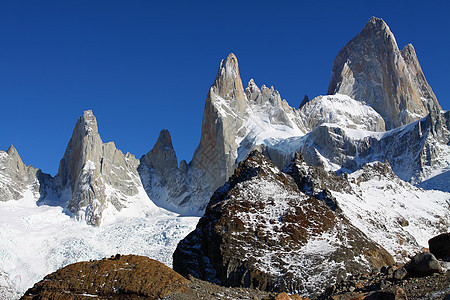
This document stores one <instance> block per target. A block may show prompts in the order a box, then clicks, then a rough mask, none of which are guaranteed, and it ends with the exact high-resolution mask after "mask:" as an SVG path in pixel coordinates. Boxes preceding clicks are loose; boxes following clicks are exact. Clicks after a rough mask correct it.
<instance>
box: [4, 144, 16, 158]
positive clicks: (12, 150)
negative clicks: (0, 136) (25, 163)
mask: <svg viewBox="0 0 450 300" xmlns="http://www.w3.org/2000/svg"><path fill="white" fill-rule="evenodd" d="M6 153H8V155H10V156H15V155H17V156H18V155H19V153H18V152H17V149H16V148H15V147H14V145H11V146H9V148H8V150H6Z"/></svg>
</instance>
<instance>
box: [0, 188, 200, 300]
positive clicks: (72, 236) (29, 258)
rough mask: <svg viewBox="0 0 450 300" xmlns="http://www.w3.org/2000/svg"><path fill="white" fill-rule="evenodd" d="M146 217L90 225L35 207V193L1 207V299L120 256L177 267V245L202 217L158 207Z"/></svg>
mask: <svg viewBox="0 0 450 300" xmlns="http://www.w3.org/2000/svg"><path fill="white" fill-rule="evenodd" d="M141 215H142V216H141V217H129V216H128V217H126V216H121V215H117V216H116V217H115V222H108V223H107V224H104V225H102V226H100V227H94V226H90V225H86V223H85V222H80V221H77V220H76V219H75V218H71V217H70V216H68V215H66V214H65V213H64V212H63V208H62V207H61V206H48V205H42V206H38V205H36V200H35V198H34V197H33V196H32V194H31V192H27V193H26V195H25V197H24V198H23V199H21V200H19V201H8V202H0V261H1V262H2V265H1V266H0V286H1V288H0V299H16V298H19V297H20V296H21V295H22V294H23V293H24V292H25V291H26V290H27V289H28V288H30V287H32V286H33V284H34V283H36V282H38V281H40V280H41V279H43V277H44V276H45V275H47V274H49V273H52V272H54V271H56V270H57V269H59V268H61V267H64V266H66V265H69V264H72V263H75V262H79V261H87V260H90V259H101V258H103V257H110V256H111V255H115V254H116V253H120V254H137V255H145V256H148V257H150V258H153V259H156V260H158V261H160V262H163V263H164V264H166V265H168V266H170V267H171V266H172V253H173V251H174V250H175V248H176V246H177V244H178V242H179V241H180V240H181V239H182V238H184V237H185V236H186V235H187V234H188V233H189V232H191V231H192V230H193V229H194V228H195V226H196V224H197V222H198V219H199V218H197V217H182V216H179V215H176V214H173V213H170V212H168V211H166V210H163V209H160V208H156V209H152V210H148V211H147V212H142V214H141Z"/></svg>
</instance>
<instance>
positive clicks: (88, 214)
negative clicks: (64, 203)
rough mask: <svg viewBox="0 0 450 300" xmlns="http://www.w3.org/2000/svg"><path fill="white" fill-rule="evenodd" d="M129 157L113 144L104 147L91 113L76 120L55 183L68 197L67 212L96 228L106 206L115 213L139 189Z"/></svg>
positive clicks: (136, 162) (133, 166)
mask: <svg viewBox="0 0 450 300" xmlns="http://www.w3.org/2000/svg"><path fill="white" fill-rule="evenodd" d="M138 165H139V161H138V160H137V159H135V158H134V156H132V155H131V154H128V153H127V155H123V153H122V152H121V151H120V150H118V149H117V148H116V146H115V145H114V143H113V142H109V143H103V141H102V139H101V138H100V135H99V133H98V127H97V120H96V118H95V116H94V114H93V113H92V111H91V110H88V111H85V112H84V113H83V116H81V117H80V118H79V119H78V122H77V124H76V125H75V128H74V130H73V134H72V138H71V139H70V141H69V144H68V145H67V148H66V152H65V153H64V156H63V158H62V159H61V162H60V164H59V170H58V174H57V176H56V180H57V182H58V183H59V189H60V190H61V192H62V194H65V193H68V194H69V195H70V198H69V199H67V200H68V209H69V210H70V211H71V212H72V213H73V214H74V215H75V216H76V217H77V218H79V219H84V220H86V223H88V224H91V225H96V226H99V225H100V224H101V221H102V214H103V211H104V210H105V209H106V207H107V206H108V204H111V205H112V206H113V207H115V208H116V210H121V209H122V208H124V207H125V204H124V202H123V201H122V200H124V199H126V197H127V196H134V195H136V194H137V193H138V188H139V186H141V182H140V179H139V175H138V173H137V167H138Z"/></svg>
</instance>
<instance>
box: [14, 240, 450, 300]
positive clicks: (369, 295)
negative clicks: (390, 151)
mask: <svg viewBox="0 0 450 300" xmlns="http://www.w3.org/2000/svg"><path fill="white" fill-rule="evenodd" d="M430 249H431V250H432V252H433V253H434V254H436V256H435V255H434V254H433V253H429V252H421V253H418V254H417V255H415V256H414V257H413V258H412V259H411V260H410V261H409V262H408V263H406V264H405V265H404V266H385V267H383V268H381V270H380V271H379V272H378V271H377V272H374V273H370V274H368V273H360V274H357V275H351V276H350V277H348V278H347V279H345V280H342V281H341V282H339V283H337V284H334V285H331V286H330V287H328V288H327V290H326V291H325V292H324V293H322V294H321V295H319V296H317V297H315V298H316V299H333V300H344V299H367V300H370V299H398V300H400V299H442V300H448V299H450V233H446V234H441V235H439V236H437V237H435V238H433V239H431V240H430ZM436 257H438V258H436ZM92 298H99V299H167V300H191V299H261V300H262V299H264V300H270V299H274V300H289V299H294V300H301V299H308V298H303V297H301V296H299V295H295V294H292V295H288V294H287V293H284V292H282V293H273V292H265V291H260V290H257V289H250V288H239V287H235V288H230V287H223V286H219V285H216V284H213V283H210V282H206V281H202V280H199V279H196V278H194V277H192V276H190V275H189V276H187V278H184V277H183V276H181V275H180V274H178V273H177V272H175V271H173V270H172V269H170V268H169V267H167V266H165V265H164V264H162V263H160V262H158V261H155V260H152V259H149V258H147V257H144V256H137V255H120V254H117V255H115V256H112V257H111V258H104V259H102V260H98V261H89V262H80V263H75V264H72V265H69V266H67V267H65V268H62V269H60V270H58V271H56V272H54V273H52V274H50V275H47V276H46V277H45V278H44V279H43V280H42V281H40V282H38V283H36V284H35V285H34V287H33V288H31V289H29V290H28V291H27V292H26V293H25V295H24V296H23V297H22V299H92Z"/></svg>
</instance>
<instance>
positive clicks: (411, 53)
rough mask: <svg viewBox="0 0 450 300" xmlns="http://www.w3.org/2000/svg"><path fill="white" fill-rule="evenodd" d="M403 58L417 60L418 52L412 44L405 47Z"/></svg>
mask: <svg viewBox="0 0 450 300" xmlns="http://www.w3.org/2000/svg"><path fill="white" fill-rule="evenodd" d="M402 56H403V58H413V57H415V58H416V59H417V55H416V50H415V49H414V46H413V45H412V44H408V45H406V46H405V47H403V49H402Z"/></svg>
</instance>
